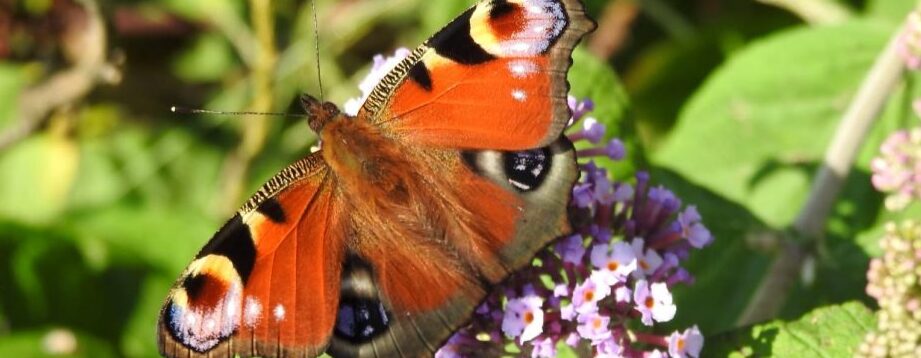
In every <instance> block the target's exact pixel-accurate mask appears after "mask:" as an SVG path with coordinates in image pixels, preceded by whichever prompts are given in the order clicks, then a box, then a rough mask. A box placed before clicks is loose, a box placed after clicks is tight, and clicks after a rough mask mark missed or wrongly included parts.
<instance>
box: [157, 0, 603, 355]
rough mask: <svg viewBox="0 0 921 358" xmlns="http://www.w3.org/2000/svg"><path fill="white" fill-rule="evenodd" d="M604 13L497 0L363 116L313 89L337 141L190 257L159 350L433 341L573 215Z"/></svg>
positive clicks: (427, 52)
mask: <svg viewBox="0 0 921 358" xmlns="http://www.w3.org/2000/svg"><path fill="white" fill-rule="evenodd" d="M594 27H595V24H594V22H593V21H592V20H590V19H589V18H588V17H587V16H586V15H585V12H584V9H583V5H582V4H581V3H580V1H579V0H487V1H483V2H480V3H478V4H476V5H475V6H473V7H472V8H470V9H468V10H467V11H465V12H464V13H463V14H461V15H460V16H459V17H458V18H456V19H455V20H453V21H452V22H450V23H449V24H448V25H447V26H445V27H444V28H443V29H442V30H441V31H439V32H438V33H436V34H435V35H434V36H432V37H431V38H430V39H429V40H428V41H426V42H425V43H424V44H423V45H421V46H419V47H418V48H416V49H415V50H414V51H412V52H411V53H410V54H409V56H408V57H406V58H405V59H404V60H402V62H400V63H399V64H398V65H397V66H396V67H395V68H394V69H393V70H391V71H390V72H389V73H388V74H387V75H386V76H385V77H384V78H383V79H382V80H381V81H380V83H379V84H378V85H377V87H376V88H375V89H374V90H373V91H372V93H371V94H370V95H369V96H368V98H367V100H366V101H365V103H364V104H363V106H362V107H361V109H360V110H359V111H358V113H357V115H355V116H354V117H353V116H348V115H345V114H342V113H340V111H339V110H338V109H337V108H336V106H335V105H333V104H331V103H321V102H320V101H317V100H316V99H314V98H312V97H309V96H304V97H302V104H303V106H304V109H305V111H306V112H307V114H308V116H309V120H308V124H309V125H310V128H311V129H313V130H314V131H315V132H316V133H318V134H319V136H320V137H321V138H322V139H323V148H322V150H320V151H318V152H315V153H312V154H309V155H308V156H307V157H305V158H303V159H301V160H299V161H297V162H295V163H293V164H291V165H290V166H288V167H286V168H284V169H283V170H282V171H281V172H280V173H278V174H276V175H275V176H274V177H272V178H271V179H269V181H268V182H267V183H265V184H264V185H263V186H262V188H261V189H259V191H257V192H256V193H255V194H254V195H253V196H252V197H251V198H250V199H249V201H247V202H246V203H245V204H244V205H243V207H242V208H241V209H240V210H239V211H238V212H237V213H236V215H234V216H233V218H231V219H230V221H228V222H227V223H226V224H225V225H224V226H223V227H222V228H221V229H220V230H219V231H218V232H217V233H216V234H215V235H214V237H213V238H212V239H211V240H210V241H209V242H208V243H207V244H206V245H205V247H204V248H203V249H202V250H201V252H199V253H198V255H197V256H196V257H195V259H194V260H193V261H192V263H191V264H189V266H188V268H186V269H185V271H183V273H182V275H181V276H180V277H179V279H178V280H177V281H176V284H175V286H174V287H173V289H172V290H171V291H170V293H169V295H168V297H167V299H166V303H165V304H164V306H163V309H162V310H161V313H160V320H159V323H158V343H159V348H160V353H161V354H163V355H164V356H168V357H205V356H208V357H212V356H228V357H229V356H234V355H241V356H263V357H272V356H275V357H277V356H298V357H306V356H310V357H313V356H317V355H320V354H322V353H328V354H331V355H334V356H394V355H402V356H420V355H431V354H433V353H434V352H435V350H437V349H438V348H439V346H440V345H441V344H442V343H443V342H444V341H445V340H446V339H447V338H448V337H449V336H450V334H451V333H452V332H453V331H454V330H456V329H457V328H459V327H460V326H461V325H463V324H464V323H465V322H466V321H467V320H468V319H469V316H470V314H471V312H472V311H473V309H474V308H475V307H476V305H477V304H478V303H479V302H480V300H482V299H483V297H484V296H485V294H486V292H487V291H488V290H489V289H490V288H491V287H492V286H494V285H496V284H497V283H499V282H500V281H502V280H503V279H504V278H505V277H506V276H507V275H509V273H510V272H512V271H515V270H516V269H519V268H521V267H522V266H524V265H526V264H527V263H529V262H530V260H531V258H532V257H533V255H534V254H535V253H536V251H537V250H539V249H540V248H542V247H543V246H545V245H546V244H547V243H548V242H549V241H550V240H552V239H553V238H555V237H558V236H560V235H563V234H566V233H567V232H568V231H569V230H570V229H569V222H568V218H567V213H566V204H567V202H568V200H569V196H570V190H571V188H572V185H573V183H574V182H575V180H576V179H577V176H578V170H577V167H576V162H575V157H574V151H573V148H572V145H571V144H570V143H569V142H568V141H567V140H566V139H565V137H563V136H561V132H562V130H563V128H564V127H565V126H566V124H567V121H568V119H569V118H570V113H569V108H568V107H567V102H566V96H567V92H568V89H569V83H568V82H567V80H566V73H567V71H568V69H569V67H570V65H571V63H572V60H571V55H572V49H573V47H574V46H575V45H576V44H577V43H578V41H579V40H580V39H581V38H582V36H583V35H585V34H586V33H588V32H589V31H591V30H592V29H593V28H594ZM535 148H538V149H535Z"/></svg>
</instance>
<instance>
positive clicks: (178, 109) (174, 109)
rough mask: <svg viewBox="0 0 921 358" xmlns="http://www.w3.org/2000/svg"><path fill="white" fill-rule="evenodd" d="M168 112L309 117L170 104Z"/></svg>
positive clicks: (299, 114) (296, 114)
mask: <svg viewBox="0 0 921 358" xmlns="http://www.w3.org/2000/svg"><path fill="white" fill-rule="evenodd" d="M170 112H173V113H178V114H218V115H224V116H283V117H309V116H308V115H306V114H301V113H284V112H252V111H233V112H228V111H215V110H210V109H201V108H186V107H178V106H172V107H170Z"/></svg>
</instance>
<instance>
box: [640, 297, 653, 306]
mask: <svg viewBox="0 0 921 358" xmlns="http://www.w3.org/2000/svg"><path fill="white" fill-rule="evenodd" d="M643 304H645V305H646V308H652V306H655V302H654V301H653V300H652V296H649V297H646V302H643Z"/></svg>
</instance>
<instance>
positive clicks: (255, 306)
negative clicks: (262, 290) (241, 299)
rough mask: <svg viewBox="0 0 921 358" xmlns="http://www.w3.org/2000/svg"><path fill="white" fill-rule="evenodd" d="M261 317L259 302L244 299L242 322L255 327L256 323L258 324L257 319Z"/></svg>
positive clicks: (249, 298) (252, 299)
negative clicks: (244, 306)
mask: <svg viewBox="0 0 921 358" xmlns="http://www.w3.org/2000/svg"><path fill="white" fill-rule="evenodd" d="M261 316H262V304H260V303H259V300H257V299H255V298H252V297H247V298H246V308H245V309H244V312H243V322H244V323H246V325H247V326H250V327H255V326H256V322H259V317H261Z"/></svg>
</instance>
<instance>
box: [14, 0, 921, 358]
mask: <svg viewBox="0 0 921 358" xmlns="http://www.w3.org/2000/svg"><path fill="white" fill-rule="evenodd" d="M587 3H588V4H587V6H588V9H589V13H590V14H591V15H592V16H593V17H594V18H595V19H597V20H598V21H599V24H600V26H599V29H598V31H597V32H596V33H595V34H593V35H592V36H591V37H589V38H588V39H587V41H586V42H585V46H583V48H581V49H579V51H577V53H576V56H575V57H576V65H575V66H574V67H573V70H572V72H571V78H572V82H573V93H574V94H576V95H577V96H580V97H584V96H589V97H591V98H592V99H593V100H594V101H595V102H596V103H597V104H598V109H597V110H596V111H595V113H594V115H595V116H596V117H597V118H598V119H599V120H601V121H602V122H605V123H607V124H608V125H609V126H610V128H611V133H612V134H613V135H617V136H619V137H621V138H623V139H624V140H625V141H626V142H627V143H628V144H629V147H630V150H631V155H630V157H629V159H628V160H627V161H626V162H625V163H622V164H616V165H612V166H611V167H612V168H613V169H614V170H615V175H616V176H618V177H620V178H629V177H630V176H631V175H632V171H633V170H634V168H645V169H648V170H650V171H651V172H652V175H653V181H654V182H656V183H661V184H664V185H667V186H669V187H670V188H672V189H674V190H675V191H676V192H677V193H678V194H679V196H681V197H682V198H683V199H684V200H685V202H687V203H693V204H697V205H698V207H699V208H700V210H701V212H702V213H703V215H704V222H705V223H706V224H707V225H708V227H710V229H711V230H712V231H713V232H714V234H715V235H716V238H717V241H716V243H715V244H714V245H713V246H712V247H710V248H707V249H706V250H703V251H701V252H699V253H695V255H697V256H694V257H692V260H691V264H690V270H691V271H692V273H693V274H694V275H695V276H697V279H698V282H697V285H694V286H690V287H686V288H681V289H679V291H677V292H676V297H677V300H678V307H679V314H678V318H677V319H676V322H675V323H674V328H677V327H686V326H689V325H692V324H699V325H700V327H701V329H702V330H703V331H704V333H705V334H706V335H707V336H708V337H715V339H714V340H712V341H708V345H709V346H708V347H705V352H707V351H708V350H709V352H711V354H713V355H725V354H729V353H730V352H737V353H738V352H743V353H744V352H749V353H752V352H754V353H755V354H759V355H760V356H768V355H778V356H791V355H789V354H793V353H791V352H800V351H798V350H797V349H799V348H801V347H800V346H802V345H806V346H808V345H809V344H806V343H809V339H810V338H809V337H812V338H814V339H816V340H820V337H819V334H818V333H816V332H812V333H809V332H806V333H805V334H804V333H803V332H798V333H796V335H798V336H797V339H796V340H791V341H784V338H783V337H785V335H788V336H789V335H792V334H793V333H791V331H789V329H796V327H798V326H795V325H784V324H782V322H787V321H790V322H796V320H798V319H806V318H810V319H812V318H811V317H814V316H809V315H807V316H804V315H806V314H807V313H808V312H810V311H812V310H814V309H817V308H820V307H825V306H829V307H830V308H828V309H832V310H834V309H835V308H834V307H839V306H835V305H838V304H841V303H845V302H848V303H847V304H846V305H844V306H840V307H843V308H841V309H842V310H844V311H847V314H848V315H851V316H854V317H857V318H855V321H857V322H858V323H859V324H858V325H857V326H858V327H857V328H856V329H855V330H856V331H855V332H858V333H860V332H862V331H861V330H860V326H862V325H866V326H872V324H873V321H872V317H871V316H870V315H869V313H868V312H869V310H871V309H873V307H874V306H873V303H872V302H871V301H870V300H869V298H868V297H867V296H866V295H865V294H864V293H863V287H864V285H865V284H866V282H865V278H864V273H865V271H866V264H867V260H868V258H869V257H870V256H872V255H875V254H877V253H878V252H879V250H878V248H877V247H876V241H875V240H876V236H878V234H879V233H880V232H881V229H880V227H881V223H882V222H883V221H884V220H886V219H888V218H891V216H890V215H889V214H886V213H885V212H884V211H883V210H882V208H881V197H880V195H879V194H877V193H875V192H873V191H872V189H871V188H870V186H869V171H868V169H867V165H866V163H867V161H868V159H869V158H870V156H871V155H872V154H873V153H874V152H875V146H876V145H877V144H878V143H879V142H880V141H881V140H882V138H884V136H885V134H886V133H888V132H889V131H891V130H892V129H894V128H897V127H901V126H905V125H906V124H908V123H912V122H913V121H914V122H916V121H917V120H916V119H915V118H913V117H914V115H913V114H912V113H911V111H910V109H908V105H907V103H908V102H909V101H910V100H911V99H912V98H913V97H914V96H915V95H914V94H915V93H916V92H918V91H917V89H916V86H914V85H913V84H914V83H915V82H916V79H915V78H914V75H912V76H910V77H909V78H908V79H907V80H906V81H905V82H904V83H902V84H900V85H899V88H898V89H897V91H896V93H895V94H894V95H893V97H892V101H891V103H890V104H889V106H888V109H887V110H886V112H885V114H884V115H883V118H882V120H881V121H880V123H879V124H878V125H877V126H876V128H875V129H874V132H873V133H872V135H871V137H870V139H869V144H868V145H867V146H866V148H864V150H863V152H862V153H863V154H862V155H861V161H860V163H859V164H858V167H857V168H856V170H855V172H854V173H852V174H853V175H851V178H850V180H849V181H848V184H847V186H846V188H845V192H844V193H843V194H842V196H841V198H840V199H839V200H838V202H837V203H836V205H835V210H834V213H833V215H832V218H831V219H830V220H829V222H828V224H827V236H828V239H827V240H826V241H824V243H823V244H822V246H821V247H809V249H808V250H805V251H806V252H807V254H808V257H807V258H808V259H809V260H806V261H805V262H806V264H804V265H803V267H802V268H801V270H798V271H795V272H794V274H795V275H796V277H792V278H791V280H793V281H795V284H794V285H793V286H794V287H793V288H792V289H791V291H790V292H780V293H778V297H777V299H778V300H779V301H780V302H784V304H783V305H782V309H780V310H779V311H778V312H776V314H775V316H774V317H775V318H777V319H778V320H779V321H776V322H773V323H769V324H767V325H765V326H754V327H752V326H749V324H751V323H752V322H744V320H741V319H740V317H742V316H743V311H744V310H745V309H746V306H747V305H748V304H749V303H750V302H751V299H752V295H753V292H754V291H755V288H756V287H757V285H758V283H759V282H760V281H761V280H762V279H763V278H764V277H766V275H768V274H769V273H768V267H769V265H770V263H771V259H772V258H773V257H774V255H775V254H776V252H777V247H778V246H780V244H778V243H776V242H771V241H769V242H767V243H765V242H762V241H759V237H761V236H760V233H763V232H771V231H782V230H784V229H785V228H786V227H787V226H788V225H789V224H790V222H791V220H792V219H793V217H794V216H795V215H796V213H797V212H798V211H799V209H800V207H801V206H802V203H803V201H804V200H805V198H806V195H807V194H808V191H809V184H810V182H811V178H812V176H813V172H814V171H815V169H816V168H817V166H818V164H819V163H820V160H821V158H822V155H823V153H824V150H825V146H826V145H827V143H828V140H829V139H830V138H831V135H832V133H834V129H835V126H836V124H837V121H838V119H839V118H840V116H841V113H842V111H843V110H844V108H845V107H846V106H847V104H848V103H849V99H850V98H851V96H852V95H853V93H854V91H855V90H856V88H857V86H858V85H859V83H860V80H861V79H862V78H863V76H864V74H865V73H866V71H867V69H868V68H869V66H870V65H871V63H872V61H873V59H874V58H875V57H876V55H877V54H878V53H879V51H880V50H881V49H882V48H883V47H884V45H885V43H886V42H887V40H888V39H889V37H890V36H891V34H892V33H893V32H894V31H895V30H896V29H897V28H898V26H899V24H900V22H901V21H902V19H903V18H904V16H905V15H906V14H907V13H908V11H909V10H910V9H911V8H912V7H913V6H914V1H908V0H865V1H864V0H848V1H845V0H841V1H835V0H793V1H783V0H763V1H754V0H588V1H587ZM471 4H472V1H470V0H347V1H332V0H319V1H318V2H317V4H316V7H317V15H318V20H319V24H320V26H319V33H318V34H319V43H318V44H317V43H316V42H315V41H314V26H313V14H312V12H311V3H310V2H309V1H293V0H278V1H268V0H251V1H245V0H200V1H188V0H123V1H122V0H111V1H105V2H98V1H92V0H0V357H19V356H58V355H63V356H82V357H115V356H127V357H149V356H155V355H156V346H155V323H156V318H157V315H158V311H159V308H160V305H161V304H162V301H163V299H164V298H165V296H166V293H167V291H168V289H169V287H170V285H171V284H172V282H173V280H174V279H175V278H176V277H177V276H178V274H179V273H180V272H181V270H182V269H183V267H184V266H185V265H186V264H187V263H188V262H189V260H190V259H191V258H192V256H194V254H195V253H196V252H197V251H198V249H199V248H200V247H201V246H202V245H203V244H204V243H205V242H206V241H207V239H208V238H209V237H210V236H211V234H212V233H213V232H214V231H215V230H216V229H217V228H218V227H219V226H220V225H221V224H222V223H223V221H224V220H225V219H226V218H227V217H228V216H229V215H230V213H232V212H233V210H235V209H236V208H237V207H238V206H239V205H240V204H241V203H242V202H243V200H245V198H246V196H247V195H249V194H250V193H251V192H253V191H254V190H255V189H256V188H257V187H258V186H259V185H260V184H261V183H262V182H263V181H264V180H266V179H267V178H268V177H270V176H271V175H272V174H274V173H275V172H276V171H278V170H279V169H281V168H282V167H284V166H285V165H286V164H287V163H290V162H292V161H294V160H296V159H297V158H299V157H301V156H303V155H304V154H305V153H308V151H309V147H310V145H311V144H313V142H314V140H315V135H314V134H312V133H311V132H310V130H309V129H308V127H307V126H306V124H305V123H304V122H303V120H300V119H297V118H283V117H254V116H246V117H228V116H224V117H220V116H206V115H178V114H174V113H171V112H170V110H169V109H170V107H171V106H174V105H175V106H186V107H199V108H208V109H219V110H227V111H234V110H248V111H279V112H292V113H300V111H301V110H300V108H298V107H297V106H296V105H295V101H294V100H295V98H296V96H297V95H298V94H299V93H302V92H307V93H311V94H318V93H319V86H318V79H317V75H316V73H317V72H316V66H317V60H318V59H317V57H316V54H315V51H314V47H315V46H318V47H319V61H320V63H321V71H322V82H323V90H324V93H325V95H326V98H327V99H329V100H331V101H333V102H336V103H339V104H342V103H344V101H345V100H346V99H348V98H350V97H355V96H357V95H359V91H358V87H357V83H358V82H359V81H360V79H361V78H362V77H363V76H364V75H365V74H366V73H367V70H368V68H369V66H370V63H371V58H372V56H373V55H375V54H392V53H393V50H394V49H395V48H397V47H414V46H415V45H416V44H418V43H420V42H421V41H423V40H424V39H425V38H426V37H427V36H428V35H429V34H431V33H433V32H434V31H436V30H437V29H438V28H440V27H441V26H443V25H444V24H446V23H447V22H448V21H449V20H450V19H451V18H453V17H454V16H455V15H457V14H459V13H460V12H461V11H462V10H463V9H465V8H467V7H468V6H470V5H471ZM910 212H912V211H910ZM913 212H917V210H915V211H913ZM854 312H856V313H854ZM759 327H760V328H759ZM778 327H779V328H778ZM785 327H786V328H785ZM790 327H793V328H790ZM834 327H841V325H840V324H835V325H834ZM864 330H865V328H864ZM765 332H768V334H765ZM849 332H850V331H849ZM810 334H812V336H810ZM841 334H842V335H844V336H846V335H847V334H845V333H841ZM850 334H852V335H854V336H855V337H859V335H857V333H854V332H850ZM804 335H805V337H806V338H803V337H804ZM813 336H814V337H813ZM844 339H845V340H846V338H844ZM797 342H799V343H797ZM803 342H806V343H803ZM820 343H821V342H820ZM797 344H799V346H798V345H797ZM855 344H856V343H855ZM819 346H820V347H822V345H821V344H819ZM710 347H713V348H710ZM847 347H848V346H847V344H841V345H840V346H839V345H830V346H829V347H828V349H830V351H826V352H825V353H829V352H830V353H829V355H830V356H841V355H839V354H838V353H842V352H843V353H842V354H844V355H847V354H846V353H847V351H846V349H847ZM745 349H748V350H745ZM841 349H844V351H840V352H839V350H841ZM806 351H807V352H813V353H814V351H809V350H808V349H807V350H806ZM784 353H787V355H785V354H784ZM795 355H796V354H794V355H792V356H795Z"/></svg>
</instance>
